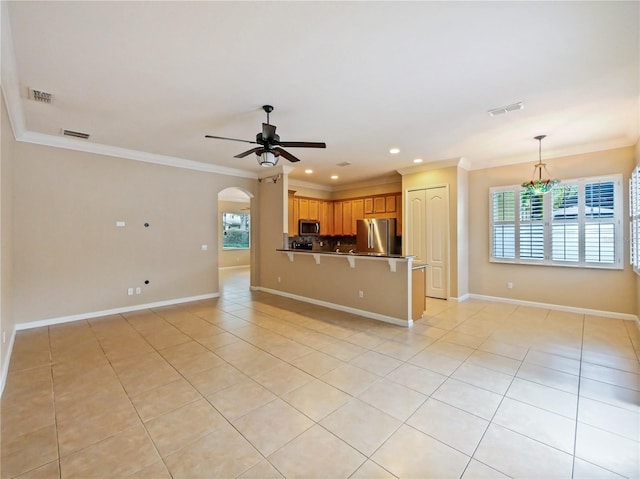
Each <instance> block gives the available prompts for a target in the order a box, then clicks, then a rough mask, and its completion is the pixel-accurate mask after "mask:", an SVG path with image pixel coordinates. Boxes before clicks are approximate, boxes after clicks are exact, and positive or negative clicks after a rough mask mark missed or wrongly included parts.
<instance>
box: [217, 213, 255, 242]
mask: <svg viewBox="0 0 640 479" xmlns="http://www.w3.org/2000/svg"><path fill="white" fill-rule="evenodd" d="M250 231H251V230H250V221H249V215H248V214H245V213H222V249H249V244H250V242H249V239H250Z"/></svg>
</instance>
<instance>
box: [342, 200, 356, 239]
mask: <svg viewBox="0 0 640 479" xmlns="http://www.w3.org/2000/svg"><path fill="white" fill-rule="evenodd" d="M342 234H343V235H346V236H350V235H354V234H356V232H355V231H354V228H353V217H352V215H351V201H343V202H342Z"/></svg>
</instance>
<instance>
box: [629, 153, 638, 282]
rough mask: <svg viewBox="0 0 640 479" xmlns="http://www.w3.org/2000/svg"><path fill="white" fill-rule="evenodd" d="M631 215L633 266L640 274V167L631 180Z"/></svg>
mask: <svg viewBox="0 0 640 479" xmlns="http://www.w3.org/2000/svg"><path fill="white" fill-rule="evenodd" d="M629 215H631V224H630V225H629V226H630V227H629V232H630V236H631V238H630V241H629V244H630V250H631V251H630V252H631V265H632V266H633V270H634V271H635V272H636V273H638V274H640V166H637V167H636V169H635V170H633V173H631V179H630V180H629Z"/></svg>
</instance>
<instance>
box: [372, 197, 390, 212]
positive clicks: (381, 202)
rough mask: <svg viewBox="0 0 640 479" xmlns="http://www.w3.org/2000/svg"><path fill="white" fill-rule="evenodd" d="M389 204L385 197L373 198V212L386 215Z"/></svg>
mask: <svg viewBox="0 0 640 479" xmlns="http://www.w3.org/2000/svg"><path fill="white" fill-rule="evenodd" d="M386 208H387V203H386V201H385V198H384V196H374V197H373V212H374V213H386V212H387V209H386Z"/></svg>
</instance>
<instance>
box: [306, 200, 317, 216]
mask: <svg viewBox="0 0 640 479" xmlns="http://www.w3.org/2000/svg"><path fill="white" fill-rule="evenodd" d="M305 219H308V220H316V221H318V220H320V209H319V201H318V200H312V199H309V217H308V218H305Z"/></svg>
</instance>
